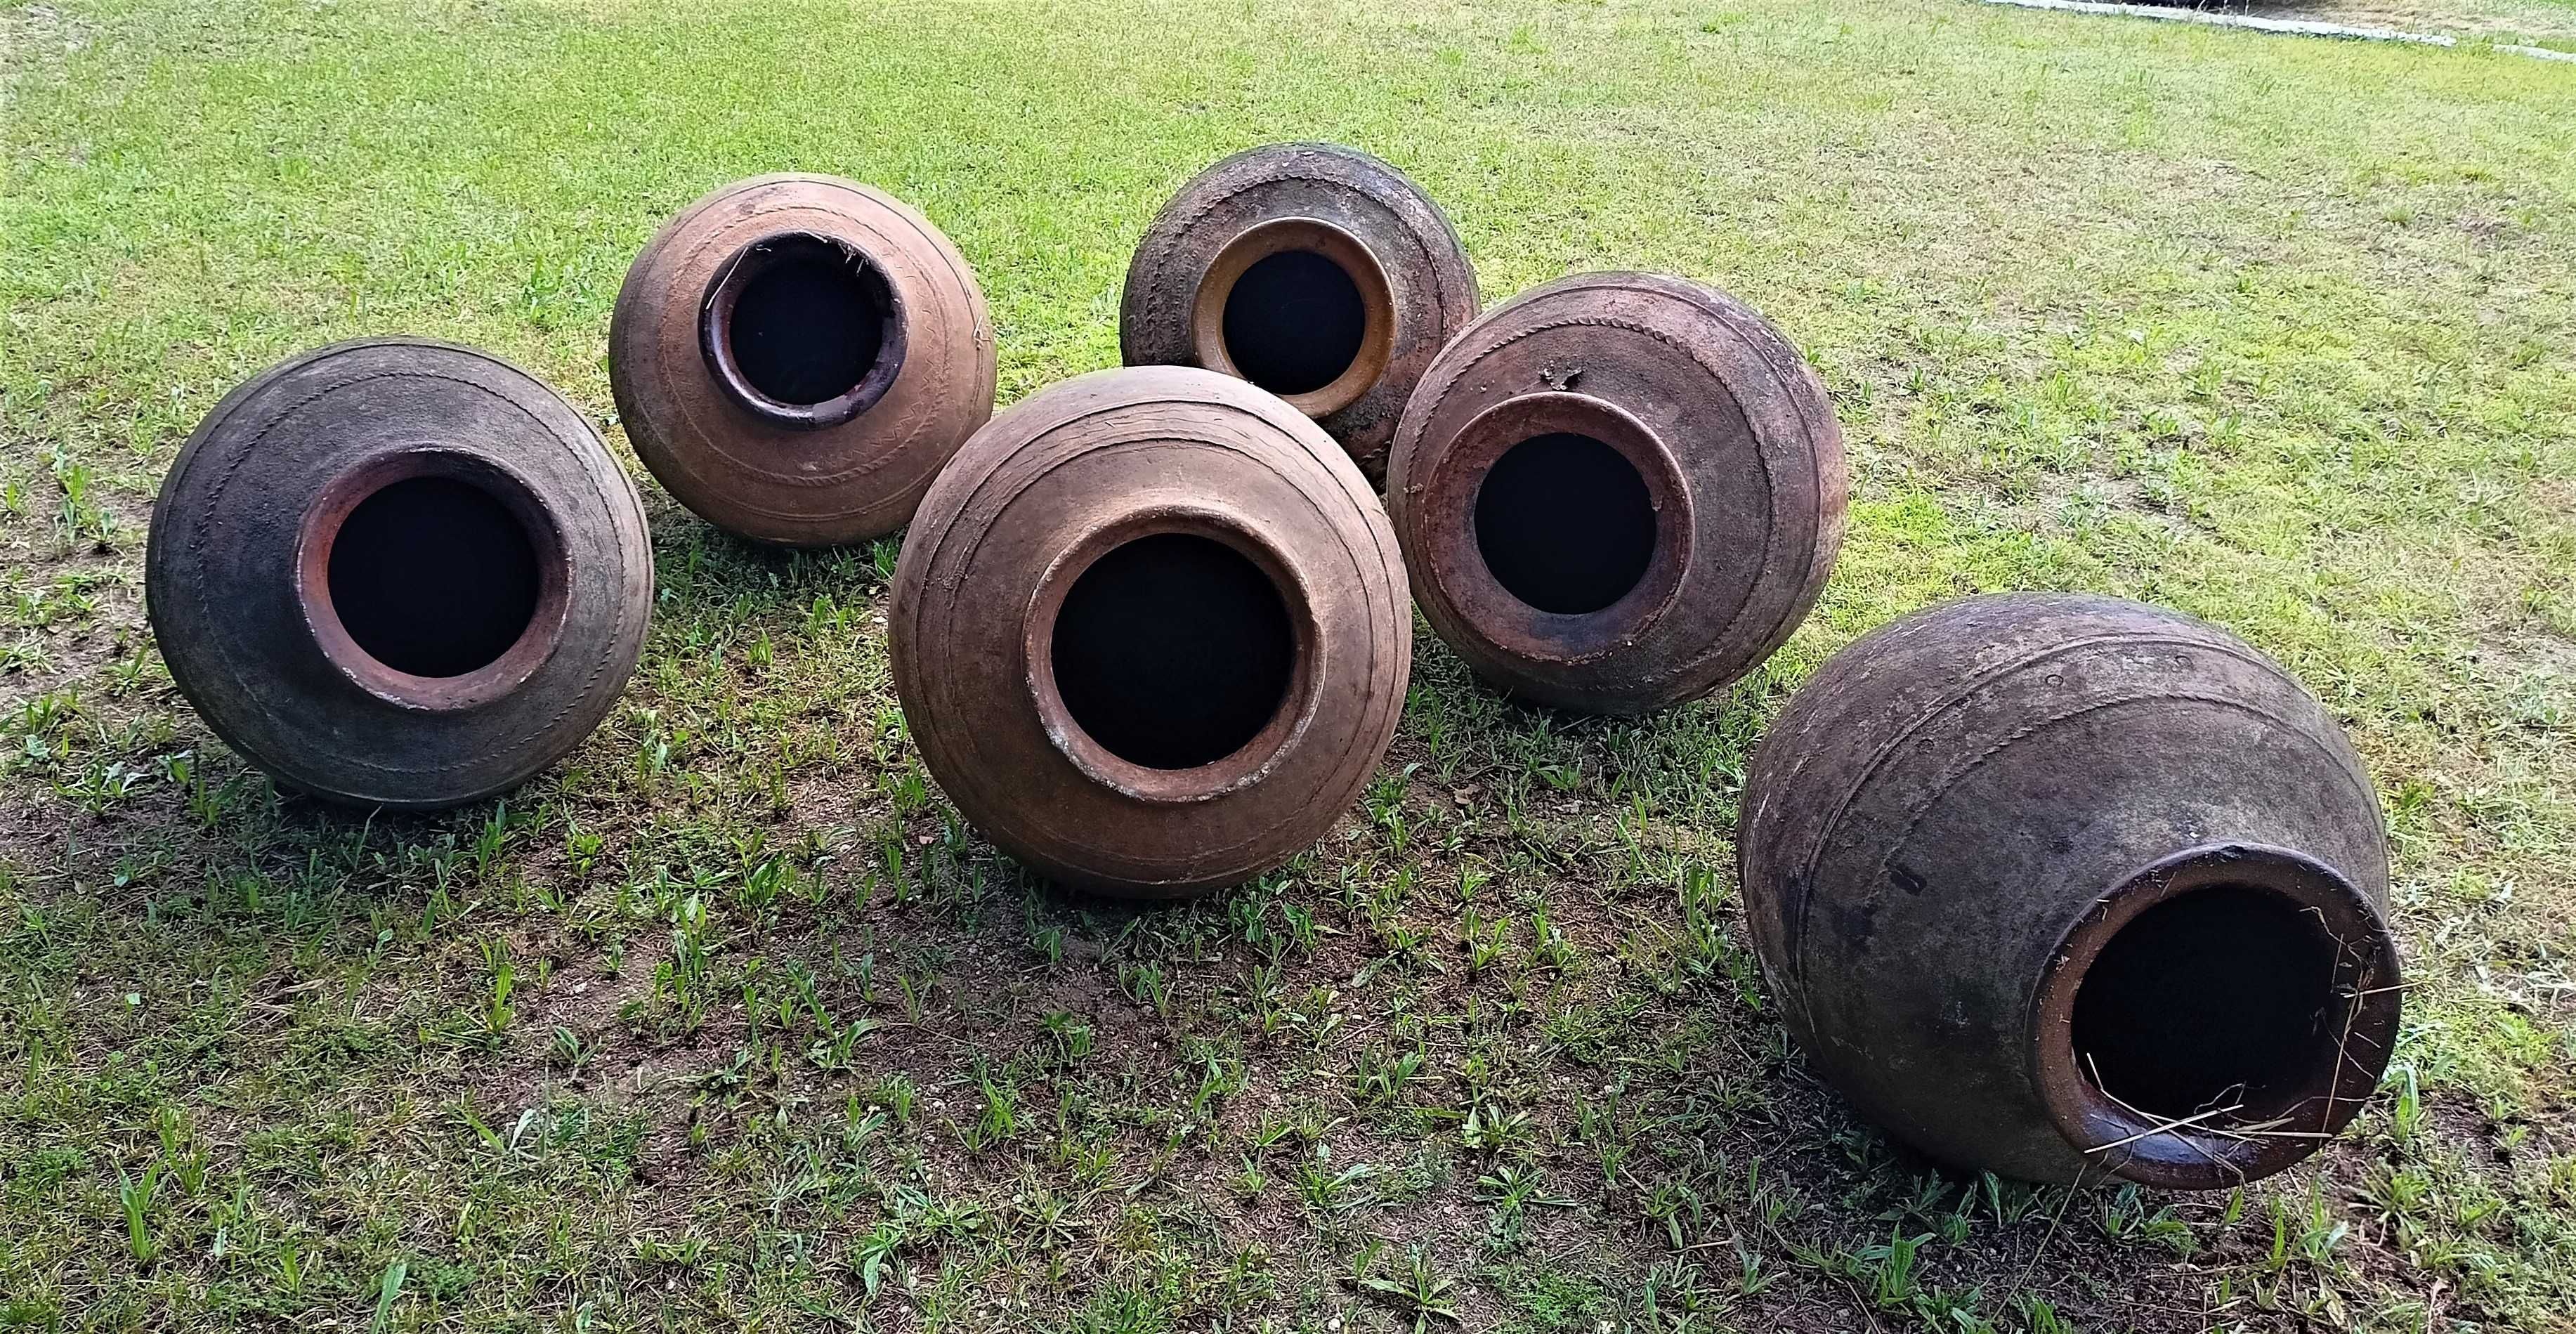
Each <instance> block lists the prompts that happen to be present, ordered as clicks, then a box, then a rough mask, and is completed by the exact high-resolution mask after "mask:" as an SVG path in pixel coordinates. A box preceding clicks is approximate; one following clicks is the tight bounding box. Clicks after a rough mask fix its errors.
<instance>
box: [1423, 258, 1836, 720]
mask: <svg viewBox="0 0 2576 1334" xmlns="http://www.w3.org/2000/svg"><path fill="white" fill-rule="evenodd" d="M1843 467H1844V465H1843V437H1842V428H1841V426H1840V425H1839V424H1838V423H1837V422H1836V420H1835V418H1834V411H1833V405H1832V403H1831V402H1830V401H1829V400H1828V399H1827V398H1826V397H1825V391H1824V387H1823V386H1822V385H1821V384H1820V383H1818V382H1817V380H1816V377H1815V374H1814V372H1813V371H1811V370H1809V369H1808V368H1807V364H1806V362H1805V360H1804V359H1803V358H1801V357H1800V356H1799V355H1798V351H1797V349H1796V348H1795V347H1793V346H1791V345H1790V343H1789V341H1788V340H1787V338H1785V337H1784V336H1783V335H1782V334H1781V333H1780V331H1779V330H1777V329H1775V328H1773V327H1772V326H1771V324H1770V323H1769V322H1768V321H1766V320H1764V319H1763V318H1762V317H1761V316H1760V315H1759V314H1757V313H1756V312H1754V311H1753V310H1752V309H1750V308H1749V307H1747V306H1745V305H1743V304H1742V303H1741V302H1738V301H1736V300H1735V299H1734V298H1732V297H1729V296H1727V295H1725V294H1724V293H1722V292H1717V291H1714V290H1712V289H1710V288H1707V287H1703V286H1700V285H1698V284H1696V283H1692V282H1688V281H1686V280H1684V279H1680V278H1670V277H1664V276H1661V275H1657V274H1645V273H1595V274H1584V275H1581V276H1578V277H1572V278H1565V279H1561V280H1559V281H1557V282H1553V283H1549V284H1546V285H1545V286H1542V287H1538V288H1535V289H1533V290H1531V291H1529V292H1525V293H1523V294H1522V295H1520V296H1518V297H1515V298H1513V299H1512V300H1511V301H1508V302H1506V303H1504V304H1503V305H1500V306H1497V307H1495V308H1494V309H1493V310H1491V311H1488V312H1486V314H1485V316H1484V317H1483V318H1482V319H1479V320H1477V321H1476V322H1475V324H1473V325H1471V326H1469V327H1468V329H1467V330H1466V331H1465V332H1464V333H1461V334H1460V335H1458V337H1457V339H1456V340H1455V341H1453V342H1451V343H1450V345H1449V347H1448V349H1447V350H1445V351H1443V352H1442V353H1441V354H1440V357H1439V359H1438V360H1437V361H1435V362H1433V363H1432V366H1431V369H1430V371H1429V372H1428V373H1427V374H1425V375H1424V376H1423V379H1422V384H1421V386H1420V387H1419V388H1418V389H1416V390H1415V391H1414V395H1413V401H1412V403H1411V405H1410V406H1408V407H1407V408H1406V409H1405V414H1404V425H1403V428H1402V429H1401V430H1400V431H1399V432H1398V433H1397V436H1396V443H1395V450H1394V454H1393V456H1392V461H1391V465H1390V470H1389V473H1388V476H1387V494H1386V499H1387V508H1388V512H1389V514H1390V516H1391V517H1392V519H1393V521H1394V523H1395V532H1396V537H1397V538H1398V539H1399V540H1400V541H1402V542H1403V544H1404V554H1405V568H1406V570H1407V571H1408V573H1409V574H1410V575H1411V576H1412V582H1413V594H1414V600H1415V601H1416V602H1418V603H1420V604H1421V607H1422V612H1423V615H1424V617H1425V618H1426V619H1428V620H1429V621H1430V622H1431V627H1432V629H1434V630H1435V631H1437V632H1439V635H1440V637H1441V638H1442V639H1443V640H1445V641H1447V643H1448V644H1449V646H1450V647H1451V648H1452V649H1454V650H1455V651H1456V652H1457V653H1458V656H1459V657H1461V658H1463V659H1465V660H1466V662H1467V664H1468V666H1470V667H1472V668H1474V669H1475V670H1476V672H1477V673H1478V674H1479V675H1481V676H1483V677H1484V678H1485V679H1486V680H1488V681H1490V682H1492V683H1494V684H1495V685H1497V686H1499V687H1501V688H1502V689H1504V690H1505V691H1507V692H1509V693H1511V694H1513V695H1516V696H1519V697H1521V698H1524V699H1529V700H1533V701H1536V702H1538V703H1542V704H1550V705H1555V706H1557V707H1560V708H1568V709H1577V710H1582V711H1585V712H1593V713H1610V714H1637V713H1644V712H1648V711H1651V710H1654V709H1658V708H1662V707H1665V706H1667V705H1671V704H1676V703H1680V702H1682V701H1684V700H1689V699H1695V698H1697V697H1699V696H1701V695H1705V694H1707V693H1709V692H1710V691H1713V690H1716V689H1718V688H1719V687H1721V686H1724V685H1726V684H1727V683H1728V682H1731V681H1734V680H1735V679H1736V678H1738V677H1740V676H1742V675H1744V674H1745V673H1746V672H1749V671H1751V670H1752V669H1754V668H1755V667H1758V666H1760V665H1761V664H1762V662H1763V660H1764V659H1766V658H1768V657H1770V656H1771V654H1772V652H1773V651H1774V650H1776V649H1777V648H1778V647H1779V646H1780V644H1781V643H1782V642H1783V641H1785V640H1786V639H1787V638H1788V637H1789V635H1790V633H1791V632H1792V631H1795V630H1796V629H1797V628H1798V625H1799V623H1800V622H1801V621H1803V620H1804V619H1805V618H1806V615H1807V612H1808V610H1809V609H1810V608H1812V607H1813V606H1814V605H1815V602H1816V597H1817V595H1818V594H1819V593H1821V592H1822V591H1823V590H1824V586H1825V579H1826V577H1827V575H1829V574H1830V573H1831V572H1832V570H1833V564H1834V556H1835V554H1836V552H1837V551H1838V550H1839V549H1840V547H1841V544H1842V531H1843V494H1844V480H1843V479H1844V471H1843Z"/></svg>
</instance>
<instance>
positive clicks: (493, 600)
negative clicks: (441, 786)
mask: <svg viewBox="0 0 2576 1334" xmlns="http://www.w3.org/2000/svg"><path fill="white" fill-rule="evenodd" d="M295 568H296V580H295V582H296V588H295V592H296V598H297V600H298V602H299V603H300V604H301V606H302V608H303V612H304V620H305V624H306V626H307V627H308V628H309V629H310V630H311V631H312V633H313V636H314V640H315V642H316V643H317V644H319V645H320V646H321V649H322V653H323V656H324V657H325V658H327V659H328V660H329V661H330V662H331V664H332V665H333V666H335V667H337V668H338V669H339V670H340V671H341V673H342V674H343V675H345V676H347V677H348V678H349V679H350V680H351V681H352V682H354V683H356V684H357V686H358V687H359V688H360V689H363V690H365V691H366V692H367V693H369V694H371V695H374V696H376V697H377V698H379V699H382V700H385V701H386V702H388V703H392V704H396V705H399V706H401V707H404V708H410V709H423V710H442V709H461V708H470V707H473V706H474V705H477V704H483V703H488V702H490V701H491V700H494V699H498V698H500V697H501V696H502V695H505V694H508V693H509V692H510V691H511V690H513V689H516V688H517V687H518V686H519V685H520V684H522V683H523V682H525V681H526V680H527V679H528V677H529V676H530V675H531V674H533V673H534V672H535V671H536V669H537V667H538V666H539V665H540V664H542V663H543V662H544V661H545V660H546V658H547V657H548V656H550V655H551V654H552V653H553V652H554V649H555V646H556V644H557V642H558V641H559V640H560V638H561V636H562V631H563V622H564V613H565V606H566V602H567V599H568V592H569V582H570V577H569V576H570V572H569V569H568V568H567V560H566V555H565V546H564V539H563V531H562V528H561V527H560V526H559V525H558V524H557V523H556V521H555V518H554V515H553V514H552V513H551V512H549V510H548V509H547V507H546V505H545V504H544V502H543V501H541V500H540V499H539V498H538V496H537V493H536V490H535V488H534V487H532V486H530V485H529V484H528V483H527V482H526V481H525V480H524V479H523V478H521V477H519V476H518V475H517V474H516V473H514V472H512V471H510V470H509V469H508V468H506V467H504V466H503V465H501V464H499V463H498V462H495V461H493V460H491V459H487V458H485V457H483V456H481V455H478V454H471V453H466V452H463V451H459V450H450V449H442V448H437V447H423V448H417V449H406V450H398V451H395V452H393V453H390V454H385V455H380V456H378V457H376V458H374V459H372V460H370V461H368V462H365V463H362V464H360V465H359V466H358V467H356V468H354V469H351V470H350V471H349V472H346V473H344V474H342V475H341V476H340V477H338V478H336V479H334V480H333V481H332V482H331V483H330V484H328V485H326V486H325V487H324V488H323V489H322V492H321V494H320V495H318V496H316V497H315V499H314V501H313V503H312V505H311V506H309V507H308V508H307V509H306V511H305V516H304V522H303V527H302V531H301V533H300V534H299V537H298V541H297V557H296V567H295Z"/></svg>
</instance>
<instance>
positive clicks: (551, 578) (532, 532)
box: [293, 443, 572, 713]
mask: <svg viewBox="0 0 2576 1334" xmlns="http://www.w3.org/2000/svg"><path fill="white" fill-rule="evenodd" d="M418 478H440V479H444V480H448V481H455V482H461V483H464V484H465V485H467V486H471V487H474V488H475V489H477V490H479V491H481V492H483V493H484V494H486V495H488V496H490V497H491V498H493V499H494V500H497V501H499V502H500V503H501V505H502V507H503V508H504V509H506V510H507V511H508V512H509V514H510V517H512V518H513V519H516V520H517V521H518V524H519V528H520V531H521V532H522V533H524V534H525V535H526V536H527V538H528V544H529V546H530V547H531V548H533V549H534V553H535V556H536V567H537V601H536V606H535V608H534V609H533V610H532V611H531V612H530V613H529V616H528V624H527V625H526V626H525V627H524V628H523V629H521V630H520V631H519V636H518V638H517V639H515V640H513V641H511V644H510V646H509V647H508V648H506V649H504V650H502V652H501V656H499V657H497V658H494V659H493V660H492V661H490V662H488V663H485V664H484V665H483V666H481V667H477V668H475V669H474V670H473V671H470V672H465V673H462V674H460V675H456V676H416V675H414V674H412V673H410V672H405V671H401V670H398V669H396V668H394V667H391V666H388V665H387V664H385V663H384V662H382V661H380V660H379V659H378V658H377V657H376V656H375V655H374V654H372V653H369V652H368V651H367V650H366V649H364V648H362V647H360V646H359V644H358V641H357V640H356V638H355V637H353V636H352V635H351V634H350V633H349V628H348V626H347V625H345V624H343V623H342V621H341V620H340V613H339V609H338V608H337V607H336V606H334V605H333V603H332V600H331V550H332V547H333V545H334V544H335V543H336V541H337V540H338V538H339V535H340V530H341V526H342V525H343V524H345V523H346V522H347V521H348V518H349V516H350V514H352V513H353V512H355V511H356V510H357V508H358V506H360V505H361V504H364V503H365V502H366V500H367V499H368V497H370V496H373V495H375V494H376V493H378V492H380V491H382V490H384V489H385V488H387V487H389V486H392V485H394V484H395V483H397V482H406V481H411V480H414V479H418ZM293 569H294V590H293V592H294V596H295V601H296V605H297V608H298V609H299V611H300V612H301V613H302V615H303V619H304V625H305V628H306V630H307V631H309V632H310V633H311V634H312V636H313V641H314V644H315V645H316V646H317V647H319V648H320V649H321V650H322V656H323V657H324V658H325V659H326V660H328V661H329V662H330V664H331V665H332V666H333V667H334V668H336V669H337V670H338V671H339V672H340V674H341V675H342V676H344V677H347V678H348V680H349V681H350V683H351V684H353V685H355V686H357V687H358V688H359V689H360V690H363V691H365V692H366V693H367V694H369V695H372V696H374V697H375V698H377V699H380V700H383V701H384V702H386V703H388V704H391V705H394V706H396V707H398V708H403V709H410V710H414V711H418V712H428V713H438V712H457V711H462V710H466V709H472V708H477V707H480V706H482V705H485V704H489V703H491V702H493V701H494V700H498V699H501V698H503V697H505V696H507V695H509V694H510V693H511V692H513V691H515V690H517V689H518V688H519V687H520V686H522V685H525V684H527V681H528V678H530V677H532V676H534V675H535V674H536V673H537V669H539V668H540V667H543V666H544V665H545V664H546V662H547V661H548V660H549V659H551V658H552V657H553V656H554V654H555V651H556V650H557V649H558V648H559V647H560V646H561V645H562V642H563V630H564V622H565V620H566V619H567V617H568V616H569V615H570V611H571V603H572V555H571V550H570V547H569V546H568V544H567V543H566V542H565V539H564V532H563V524H562V523H561V521H560V520H559V519H558V518H557V517H556V515H555V513H554V510H553V507H552V506H550V505H549V504H547V502H546V500H545V498H544V496H543V494H542V493H541V492H540V491H539V490H538V488H537V486H536V484H535V483H534V482H532V481H530V480H529V479H528V478H527V476H526V475H524V474H522V473H521V472H519V471H518V470H517V469H515V468H513V467H511V466H510V465H509V464H507V463H505V462H503V461H502V460H501V459H499V458H497V457H495V456H493V455H491V454H487V453H484V452H483V451H481V450H477V449H466V448H460V447H457V446H454V445H444V444H434V443H419V444H410V445H397V446H394V447H393V448H391V449H383V450H377V451H374V452H372V453H370V454H368V455H366V456H364V457H362V458H360V459H358V460H357V461H355V462H354V463H352V464H350V465H349V466H348V467H346V468H343V469H342V470H341V471H340V472H339V473H338V474H337V475H336V476H334V477H333V478H331V480H330V481H328V482H326V483H324V484H323V486H322V488H321V490H320V491H318V492H316V493H315V495H314V497H313V501H312V503H311V504H309V505H307V506H306V507H305V511H304V518H303V520H302V522H301V523H300V524H299V525H298V527H297V531H296V539H295V560H294V566H293Z"/></svg>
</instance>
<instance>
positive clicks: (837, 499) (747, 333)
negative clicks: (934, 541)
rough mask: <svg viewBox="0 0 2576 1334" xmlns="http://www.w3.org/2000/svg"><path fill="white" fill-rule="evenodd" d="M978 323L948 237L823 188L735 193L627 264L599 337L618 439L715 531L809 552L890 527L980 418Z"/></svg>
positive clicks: (665, 233) (874, 203)
mask: <svg viewBox="0 0 2576 1334" xmlns="http://www.w3.org/2000/svg"><path fill="white" fill-rule="evenodd" d="M994 373H995V363H994V348H993V330H992V321H991V319H990V318H989V317H988V316H987V315H986V313H985V309H984V297H983V293H982V291H981V290H980V289H978V288H977V286H976V285H975V276H974V274H973V273H972V272H970V271H969V270H968V269H967V267H966V261H965V259H964V258H963V257H961V256H960V255H959V254H958V253H957V249H956V247H955V246H952V245H950V244H949V242H948V238H947V237H945V236H943V235H941V234H940V232H939V229H938V228H936V227H933V226H931V225H930V223H929V222H928V221H927V220H926V219H924V218H923V217H922V216H921V215H920V214H919V213H917V212H914V211H913V210H912V209H911V208H908V207H906V206H905V205H904V204H902V203H901V202H899V201H897V200H895V199H894V198H892V197H891V196H888V195H886V194H884V193H882V192H879V191H877V190H873V189H870V188H868V187H867V186H864V185H861V184H859V183H857V182H856V181H846V180H842V179H840V178H838V177H834V176H796V175H788V176H762V177H757V178H754V179H751V180H747V181H737V182H735V183H734V184H732V185H728V186H725V187H724V188H722V189H720V190H717V191H716V192H714V193H713V194H710V195H708V196H707V197H705V198H704V199H701V200H699V201H698V202H696V203H694V204H692V205H690V206H689V208H688V210H687V211H686V212H683V213H682V214H680V216H679V217H677V218H675V219H673V220H672V221H671V223H670V225H668V226H666V227H664V228H663V229H662V231H661V234H660V235H658V236H655V237H654V238H653V240H652V241H651V243H650V244H648V245H646V246H645V247H644V250H643V252H642V253H641V254H638V255H637V256H636V257H635V263H634V265H633V267H632V268H630V269H629V270H628V271H627V274H626V283H625V285H624V286H623V287H621V288H620V289H619V290H618V293H617V310H616V314H615V316H614V317H613V318H612V319H611V321H610V324H609V332H608V375H609V383H610V385H611V387H612V389H613V390H614V391H615V393H616V396H617V411H618V414H619V416H620V417H621V418H622V419H623V421H624V423H625V426H626V434H627V438H628V439H630V440H632V441H633V442H634V444H635V452H636V454H637V455H638V456H640V457H641V458H642V459H643V460H644V465H645V466H646V467H648V468H650V469H652V470H653V475H654V476H655V477H657V478H660V479H661V482H662V485H663V486H664V487H666V488H668V489H669V490H670V492H671V494H672V495H673V496H675V497H677V498H678V499H679V501H680V503H681V504H684V505H686V506H688V507H689V508H690V509H691V510H694V511H696V512H697V514H698V515H699V517H701V518H703V519H705V520H706V521H707V522H709V523H712V524H714V525H716V526H717V527H719V528H723V529H725V530H727V531H729V532H733V533H737V534H739V535H741V536H744V537H749V538H755V539H758V540H761V541H766V542H780V543H787V544H792V545H798V546H819V545H829V544H834V543H845V542H856V541H862V540H865V539H868V538H874V537H882V536H884V535H885V534H887V533H891V532H893V531H894V530H896V529H897V528H900V527H902V526H903V525H904V524H905V522H907V521H908V520H909V519H910V518H911V517H912V511H913V507H914V506H915V505H917V504H919V503H920V500H921V494H922V492H924V491H926V490H928V489H929V487H930V479H931V478H932V477H934V476H936V475H937V474H938V472H939V469H940V466H941V465H942V464H944V463H946V462H947V461H948V457H949V456H950V455H951V454H954V453H955V452H956V451H957V447H958V446H959V445H960V444H963V443H964V442H965V440H966V437H967V436H968V435H970V434H972V433H973V432H974V430H975V428H976V427H978V426H981V425H983V424H984V422H985V420H986V419H987V418H989V417H991V416H992V413H993V387H994Z"/></svg>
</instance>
